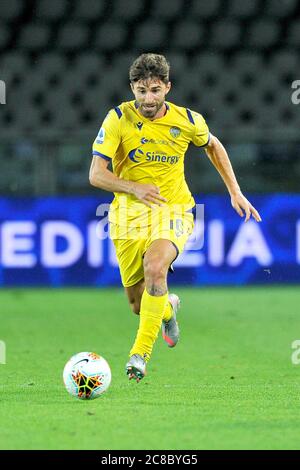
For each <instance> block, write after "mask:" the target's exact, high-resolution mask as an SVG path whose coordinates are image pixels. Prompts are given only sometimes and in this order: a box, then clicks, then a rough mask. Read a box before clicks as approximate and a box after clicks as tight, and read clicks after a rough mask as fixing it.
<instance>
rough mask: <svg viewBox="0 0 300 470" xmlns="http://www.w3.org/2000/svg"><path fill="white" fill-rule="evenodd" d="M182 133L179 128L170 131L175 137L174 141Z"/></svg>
mask: <svg viewBox="0 0 300 470" xmlns="http://www.w3.org/2000/svg"><path fill="white" fill-rule="evenodd" d="M180 133H181V130H180V129H179V127H176V126H175V127H171V129H170V134H171V136H172V137H174V139H176V138H177V137H178V136H179V135H180Z"/></svg>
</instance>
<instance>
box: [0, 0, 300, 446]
mask: <svg viewBox="0 0 300 470" xmlns="http://www.w3.org/2000/svg"><path fill="white" fill-rule="evenodd" d="M299 7H300V1H299V0H243V1H239V0H210V1H204V0H203V1H202V0H172V1H167V0H142V1H141V0H127V1H125V0H51V1H48V0H26V1H25V0H0V80H2V81H3V82H5V86H6V100H5V101H6V102H5V104H0V285H1V286H2V287H14V286H15V287H22V286H24V287H26V288H25V289H2V290H1V292H0V296H1V304H0V312H1V330H0V340H1V341H2V342H1V343H0V346H1V345H2V346H3V345H4V346H5V345H6V349H7V361H6V362H7V364H6V365H5V366H3V368H2V367H1V366H0V367H1V373H3V376H2V380H1V385H0V390H1V393H2V396H3V397H5V398H4V399H3V402H2V403H3V415H2V418H1V428H0V437H1V439H0V447H1V448H8V449H18V448H26V449H31V448H40V449H42V448H52V449H54V448H72V449H76V448H77V449H81V448H96V449H99V448H101V449H118V448H124V449H137V448H152V449H161V448H165V449H182V448H184V449H193V448H194V449H195V448H213V449H214V448H226V449H228V448H260V449H263V448H268V449H271V448H285V449H286V448H299V438H298V436H297V434H296V433H295V429H297V428H298V423H299V396H298V395H299V393H298V392H299V386H298V382H299V380H298V376H299V371H298V369H297V367H295V364H297V363H299V357H298V356H297V355H296V359H295V360H294V362H293V364H294V365H293V364H292V362H291V358H290V355H291V353H292V349H291V344H292V342H293V341H294V340H295V339H296V337H297V331H299V320H298V314H297V312H298V306H299V300H300V299H299V292H298V283H299V280H300V268H299V266H300V222H299V221H300V196H299V177H300V137H299V128H300V104H297V102H298V101H299V93H298V94H297V90H295V89H293V88H292V84H293V82H294V81H295V80H299V79H300V76H299V70H300V68H299V52H300V28H299V16H300V15H299V11H300V8H299ZM147 51H151V52H159V53H163V54H165V55H166V57H167V59H168V60H169V62H170V64H171V81H172V83H173V88H172V91H171V93H170V95H169V100H170V101H174V102H175V103H177V104H179V105H182V106H186V107H190V108H191V109H193V110H196V111H198V112H201V113H202V114H203V115H204V117H205V118H206V120H207V122H208V124H209V127H210V129H211V131H212V133H213V134H215V135H216V136H218V137H219V138H220V139H221V141H222V142H223V143H224V145H225V147H226V149H227V150H228V153H229V156H230V159H231V161H232V164H233V167H234V170H235V172H236V175H237V178H238V181H239V183H240V185H241V188H242V189H243V191H245V193H246V195H247V196H249V199H250V200H251V201H252V202H253V203H254V205H255V206H256V208H257V209H258V210H259V212H260V213H261V216H262V219H263V222H262V223H261V224H256V223H255V222H254V221H251V222H248V223H247V224H243V222H242V221H241V219H240V218H239V217H238V215H237V214H236V213H235V212H234V211H233V209H232V208H231V205H230V199H229V197H228V194H227V193H226V188H225V187H224V184H223V182H222V181H221V178H220V177H219V175H218V174H217V173H216V171H215V169H214V168H213V167H212V165H211V164H210V163H209V161H208V159H207V158H206V156H205V153H204V152H203V151H202V150H200V151H199V149H196V148H194V147H191V148H190V149H189V151H188V154H187V157H186V175H187V181H188V183H189V185H190V188H191V190H192V192H193V193H194V194H195V195H196V198H197V201H198V202H199V203H204V205H205V240H204V246H203V248H199V247H198V248H197V246H196V247H195V246H194V247H193V249H192V250H190V251H189V252H187V253H185V254H184V255H183V258H181V261H180V260H179V261H178V263H177V267H176V271H175V275H174V276H173V277H170V282H171V283H177V284H181V287H180V288H179V290H178V292H179V294H180V295H181V297H182V300H183V305H184V309H183V310H184V311H183V314H182V316H181V326H182V344H180V345H179V348H176V350H174V351H172V352H171V351H166V352H165V351H164V352H163V351H162V350H163V349H164V345H163V344H162V342H161V341H159V342H158V344H157V345H156V347H155V348H156V349H155V353H154V357H153V362H151V364H153V365H151V366H150V374H149V378H148V379H147V382H145V383H143V382H142V383H141V384H140V385H139V388H138V390H133V389H132V388H130V387H131V385H132V384H128V385H127V383H126V385H125V384H124V382H125V380H126V378H125V377H124V371H123V366H124V364H125V360H126V357H127V352H128V348H129V344H130V341H131V337H132V338H133V335H134V333H135V331H136V327H137V323H136V321H137V319H136V318H135V317H133V316H132V315H131V314H130V313H129V307H128V306H127V302H126V299H125V296H124V294H123V292H122V290H121V289H120V290H117V289H115V288H114V289H112V290H110V289H107V288H103V289H89V288H88V287H95V286H97V287H105V286H106V287H107V286H110V285H112V286H120V278H119V274H118V269H117V266H116V263H115V260H114V257H113V254H112V251H111V247H110V244H109V241H108V240H105V241H104V242H103V243H102V242H99V241H98V240H97V239H95V237H94V233H95V228H96V226H97V224H98V223H99V220H100V219H99V217H97V216H96V209H97V206H98V204H99V203H100V202H107V201H110V200H111V196H110V195H109V194H108V193H105V192H102V191H99V190H96V189H95V188H92V187H91V186H90V185H89V182H88V170H89V166H90V162H91V145H92V142H93V140H94V138H95V136H96V135H97V132H98V129H99V127H100V125H101V121H102V119H103V118H104V116H105V115H106V113H107V111H108V110H109V109H110V108H111V107H114V106H116V105H118V104H119V103H120V102H122V101H125V100H129V99H132V95H131V93H130V89H129V86H128V68H129V66H130V64H131V62H132V60H133V59H134V58H135V57H137V56H138V55H139V54H140V53H142V52H147ZM2 85H3V83H2ZM293 93H294V95H293ZM292 95H293V96H294V100H292ZM1 101H2V102H3V101H4V100H3V96H2V97H1ZM293 101H294V102H293ZM287 283H293V284H296V286H294V287H285V288H284V287H282V286H278V284H287ZM217 284H221V285H226V286H227V287H226V288H225V287H224V288H214V287H210V288H209V289H200V287H201V286H203V285H211V286H215V285H217ZM230 284H231V286H230ZM241 284H244V285H246V286H245V287H240V288H239V289H236V288H235V287H236V286H237V285H241ZM248 284H263V287H260V288H256V287H253V286H248ZM271 284H276V286H271ZM192 285H193V286H194V289H189V287H191V286H192ZM29 286H31V288H28V287H29ZM34 286H39V287H41V286H44V287H45V288H44V289H34ZM63 286H84V287H85V289H51V287H63ZM195 286H198V287H199V288H195ZM176 289H177V287H176ZM176 292H177V290H176ZM49 336H50V338H51V340H50V341H49ZM129 337H130V338H129ZM199 345H201V351H199ZM0 349H1V348H0ZM2 350H3V348H2V349H1V350H0V364H1V363H3V362H5V361H4V360H3V355H2V356H1V351H2ZM81 350H95V351H98V352H100V353H101V354H103V355H104V357H106V358H107V359H108V361H109V363H110V365H111V367H112V371H113V384H112V387H111V390H110V391H109V392H108V394H107V396H105V397H104V398H103V399H101V405H99V403H88V408H87V407H86V406H85V405H86V404H83V403H81V402H78V403H77V402H72V403H73V407H70V406H69V405H70V404H71V403H70V402H69V401H68V399H67V397H66V395H65V391H64V390H63V387H62V386H61V371H62V368H63V365H64V363H65V362H66V360H67V359H68V358H69V356H71V355H72V354H73V353H74V352H78V351H81ZM168 352H169V353H170V355H168V354H166V353H168ZM294 352H295V354H296V353H297V351H294ZM171 356H172V360H171ZM1 357H2V360H1ZM297 361H298V362H297ZM186 364H188V365H189V367H188V369H187V367H186ZM41 366H42V367H41ZM166 370H167V371H168V373H167V374H166ZM191 371H192V373H191ZM147 385H149V387H147ZM128 387H129V388H128ZM96 402H97V400H96ZM137 403H138V405H137ZM154 403H155V406H153V404H154ZM27 405H28V406H27ZM99 407H100V411H101V413H100V412H99ZM70 409H72V410H71V412H70ZM133 409H134V410H135V411H134V413H135V412H136V410H138V412H139V419H138V420H136V421H135V422H134V425H133V424H132V419H131V417H132V410H133ZM150 410H151V412H150ZM95 417H96V418H97V420H96V421H97V423H96V422H95ZM91 422H92V429H93V430H94V432H93V433H92V434H90V433H87V432H84V433H82V432H80V429H82V428H84V429H91ZM177 430H180V432H178V431H177Z"/></svg>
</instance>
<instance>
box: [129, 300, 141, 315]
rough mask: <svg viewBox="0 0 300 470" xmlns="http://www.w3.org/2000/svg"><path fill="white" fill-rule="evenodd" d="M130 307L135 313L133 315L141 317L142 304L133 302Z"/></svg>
mask: <svg viewBox="0 0 300 470" xmlns="http://www.w3.org/2000/svg"><path fill="white" fill-rule="evenodd" d="M130 307H131V310H132V311H133V313H135V314H136V315H139V314H140V307H141V306H140V302H132V303H131V304H130Z"/></svg>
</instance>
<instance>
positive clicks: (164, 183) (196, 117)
mask: <svg viewBox="0 0 300 470" xmlns="http://www.w3.org/2000/svg"><path fill="white" fill-rule="evenodd" d="M165 104H166V108H167V110H166V114H165V115H164V116H163V117H161V118H159V119H154V120H153V121H151V120H150V119H147V118H145V117H144V116H143V115H142V114H141V113H140V112H139V110H138V106H137V104H136V101H134V100H133V101H128V102H124V103H122V104H120V105H119V106H117V107H116V108H114V109H111V110H110V111H109V113H108V114H107V116H106V118H105V119H104V121H103V124H102V126H101V128H100V130H99V133H98V135H97V137H96V139H95V141H94V143H93V155H96V156H99V157H102V158H104V159H106V160H109V161H110V160H112V166H113V172H114V174H116V175H117V176H118V177H120V178H122V179H125V180H130V181H135V182H138V183H147V184H154V185H155V186H157V187H158V188H159V189H160V195H161V196H163V197H164V198H165V199H166V200H167V203H166V204H167V205H168V206H173V205H184V207H185V208H186V210H189V209H191V208H192V207H193V206H194V205H195V201H194V199H193V197H192V195H191V192H190V190H189V188H188V185H187V183H186V181H185V176H184V157H185V153H186V151H187V148H188V146H189V144H190V142H192V143H193V144H194V145H196V146H198V147H205V146H206V145H207V144H208V142H209V137H210V136H209V129H208V126H207V124H206V122H205V120H204V118H203V117H202V115H201V114H198V113H196V112H194V111H191V110H189V109H187V108H183V107H180V106H176V105H175V104H173V103H170V102H165ZM125 206H126V215H125V211H124V210H123V209H124V208H125ZM141 206H142V210H143V211H146V210H147V209H148V208H147V206H146V205H145V204H143V203H142V202H140V201H138V199H137V198H136V197H135V196H134V195H132V194H124V193H115V198H114V200H113V202H112V204H111V208H110V215H109V219H110V221H111V222H114V223H116V222H117V220H118V221H120V214H123V216H122V215H121V217H128V216H129V217H130V218H131V217H134V214H135V213H137V211H138V210H139V209H141ZM130 208H132V210H130ZM117 213H118V216H117Z"/></svg>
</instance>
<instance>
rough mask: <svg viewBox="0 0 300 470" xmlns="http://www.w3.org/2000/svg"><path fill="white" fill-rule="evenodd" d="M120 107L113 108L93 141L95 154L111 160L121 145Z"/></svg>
mask: <svg viewBox="0 0 300 470" xmlns="http://www.w3.org/2000/svg"><path fill="white" fill-rule="evenodd" d="M121 116H122V113H121V111H120V108H115V109H111V110H110V111H109V113H108V114H107V116H106V118H105V119H104V121H103V123H102V126H101V128H100V130H99V132H98V135H97V137H96V139H95V140H94V143H93V155H96V156H98V157H102V158H104V159H105V160H108V161H110V160H111V159H112V158H113V156H114V155H115V153H116V151H117V148H118V147H119V144H120V141H121V136H120V117H121Z"/></svg>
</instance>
